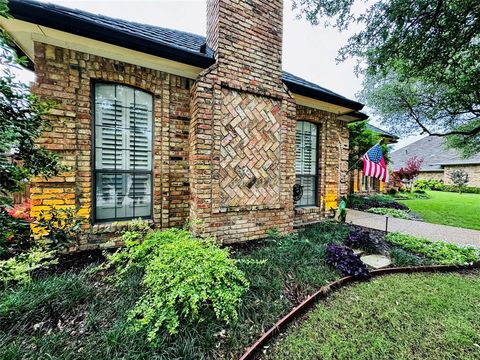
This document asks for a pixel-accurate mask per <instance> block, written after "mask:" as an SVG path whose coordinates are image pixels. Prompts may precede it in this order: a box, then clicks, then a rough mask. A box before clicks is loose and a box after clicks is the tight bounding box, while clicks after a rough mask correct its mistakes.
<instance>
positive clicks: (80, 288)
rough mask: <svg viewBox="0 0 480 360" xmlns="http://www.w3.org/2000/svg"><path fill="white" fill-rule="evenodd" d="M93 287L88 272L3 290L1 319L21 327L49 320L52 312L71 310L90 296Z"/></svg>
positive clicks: (2, 321)
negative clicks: (88, 280)
mask: <svg viewBox="0 0 480 360" xmlns="http://www.w3.org/2000/svg"><path fill="white" fill-rule="evenodd" d="M93 294H94V287H93V286H92V285H89V284H88V283H87V281H86V275H85V273H80V274H68V273H67V274H63V275H58V276H50V277H47V278H44V279H38V280H36V281H32V282H28V283H24V284H21V285H18V286H15V287H11V288H7V289H3V290H1V291H0V323H2V326H4V327H5V328H6V327H8V326H16V327H17V328H21V327H24V326H28V325H33V324H35V323H38V322H41V321H48V320H49V317H50V316H52V314H57V315H60V314H62V313H65V312H67V311H72V310H74V309H75V308H76V307H79V306H81V305H82V304H83V303H85V302H86V301H88V300H89V298H91V297H92V295H93Z"/></svg>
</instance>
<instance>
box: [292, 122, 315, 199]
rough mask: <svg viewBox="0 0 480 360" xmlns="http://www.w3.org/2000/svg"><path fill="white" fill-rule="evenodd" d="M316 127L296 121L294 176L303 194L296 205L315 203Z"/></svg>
mask: <svg viewBox="0 0 480 360" xmlns="http://www.w3.org/2000/svg"><path fill="white" fill-rule="evenodd" d="M317 132H318V127H317V125H315V124H312V123H310V122H308V121H297V131H296V152H295V175H296V176H295V177H296V183H297V184H300V185H301V186H302V189H303V195H302V197H301V199H300V200H298V201H297V202H296V206H316V205H317V198H318V195H317V188H318V186H317V184H318V169H317V144H318V134H317Z"/></svg>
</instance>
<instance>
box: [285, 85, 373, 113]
mask: <svg viewBox="0 0 480 360" xmlns="http://www.w3.org/2000/svg"><path fill="white" fill-rule="evenodd" d="M283 82H284V83H285V85H287V87H288V89H289V90H290V91H291V92H293V93H297V94H300V95H303V96H307V97H310V98H312V99H317V100H321V101H325V102H328V103H330V104H334V105H338V106H343V107H346V108H349V109H352V110H357V111H359V110H362V109H363V106H364V105H363V104H361V103H359V102H356V101H353V100H349V99H346V98H344V97H338V96H334V95H332V94H329V93H326V92H323V91H320V90H316V89H312V88H310V87H307V86H303V85H300V84H297V83H294V82H291V81H288V80H285V79H284V80H283Z"/></svg>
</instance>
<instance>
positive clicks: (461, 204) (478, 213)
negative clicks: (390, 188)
mask: <svg viewBox="0 0 480 360" xmlns="http://www.w3.org/2000/svg"><path fill="white" fill-rule="evenodd" d="M428 195H430V197H431V198H430V199H415V200H401V201H399V202H400V203H402V204H405V205H406V206H408V207H409V208H410V209H411V210H412V211H413V212H415V213H417V214H418V215H420V217H421V218H422V219H423V220H425V221H427V222H431V223H435V224H444V225H451V226H458V227H463V228H468V229H476V230H480V195H479V194H458V193H452V192H441V191H428Z"/></svg>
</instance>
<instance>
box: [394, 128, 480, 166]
mask: <svg viewBox="0 0 480 360" xmlns="http://www.w3.org/2000/svg"><path fill="white" fill-rule="evenodd" d="M443 142H444V138H442V137H438V136H427V137H424V138H423V139H420V140H418V141H415V142H414V143H411V144H410V145H407V146H405V147H403V148H401V149H398V150H395V151H393V152H392V153H391V154H390V158H391V160H392V162H393V166H394V169H396V170H397V169H399V168H401V167H402V166H405V164H406V162H407V160H408V159H410V158H411V157H412V156H416V157H417V158H419V159H423V164H422V170H423V171H438V170H441V169H442V166H443V165H462V164H464V165H467V164H480V153H478V154H476V155H474V156H472V157H470V158H468V159H464V158H462V157H461V156H460V153H459V152H458V151H456V150H454V149H447V148H446V147H445V146H444V144H443Z"/></svg>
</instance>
